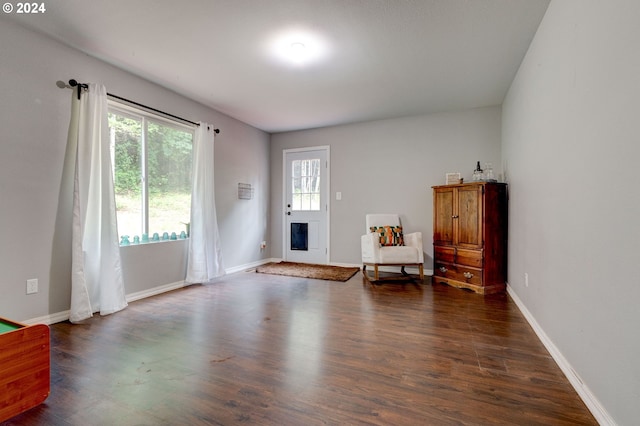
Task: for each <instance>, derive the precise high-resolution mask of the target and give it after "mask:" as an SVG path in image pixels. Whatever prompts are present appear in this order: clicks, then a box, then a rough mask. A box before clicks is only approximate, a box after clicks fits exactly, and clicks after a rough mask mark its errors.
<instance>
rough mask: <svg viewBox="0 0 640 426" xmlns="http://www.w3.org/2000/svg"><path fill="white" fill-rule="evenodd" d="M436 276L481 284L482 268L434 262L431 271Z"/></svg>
mask: <svg viewBox="0 0 640 426" xmlns="http://www.w3.org/2000/svg"><path fill="white" fill-rule="evenodd" d="M433 273H434V275H435V276H437V277H443V278H448V279H451V280H455V281H460V282H463V283H469V284H474V285H482V269H477V268H470V267H467V266H463V265H456V264H451V263H441V262H436V264H435V268H434V271H433Z"/></svg>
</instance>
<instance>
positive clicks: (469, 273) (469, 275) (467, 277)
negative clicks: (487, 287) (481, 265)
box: [462, 272, 473, 280]
mask: <svg viewBox="0 0 640 426" xmlns="http://www.w3.org/2000/svg"><path fill="white" fill-rule="evenodd" d="M462 275H464V277H465V278H466V279H468V280H470V279H471V278H473V274H472V273H471V272H465V273H464V274H462Z"/></svg>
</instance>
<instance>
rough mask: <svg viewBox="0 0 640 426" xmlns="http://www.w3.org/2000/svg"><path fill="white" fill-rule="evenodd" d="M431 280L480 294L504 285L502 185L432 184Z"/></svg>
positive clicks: (504, 198)
mask: <svg viewBox="0 0 640 426" xmlns="http://www.w3.org/2000/svg"><path fill="white" fill-rule="evenodd" d="M433 252H434V256H433V257H434V268H433V269H434V271H433V274H434V275H433V280H434V283H436V282H440V283H445V284H449V285H451V286H454V287H459V288H465V289H471V290H473V291H475V292H477V293H480V294H490V293H497V292H501V291H504V290H505V287H506V280H507V185H506V184H504V183H491V182H473V183H462V184H457V185H441V186H434V187H433Z"/></svg>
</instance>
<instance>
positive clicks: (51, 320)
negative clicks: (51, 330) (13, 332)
mask: <svg viewBox="0 0 640 426" xmlns="http://www.w3.org/2000/svg"><path fill="white" fill-rule="evenodd" d="M70 313H71V312H70V311H62V312H57V313H55V314H51V315H45V316H43V317H37V318H31V319H28V320H25V321H19V322H21V323H22V324H27V325H33V324H47V325H50V324H55V323H57V322H62V321H66V320H68V319H69V314H70Z"/></svg>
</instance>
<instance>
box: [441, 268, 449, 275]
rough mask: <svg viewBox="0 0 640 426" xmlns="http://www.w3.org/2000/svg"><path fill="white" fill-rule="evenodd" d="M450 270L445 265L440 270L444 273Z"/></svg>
mask: <svg viewBox="0 0 640 426" xmlns="http://www.w3.org/2000/svg"><path fill="white" fill-rule="evenodd" d="M447 271H448V269H447V268H445V267H444V266H441V267H440V272H442V273H443V274H444V273H446V272H447Z"/></svg>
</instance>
